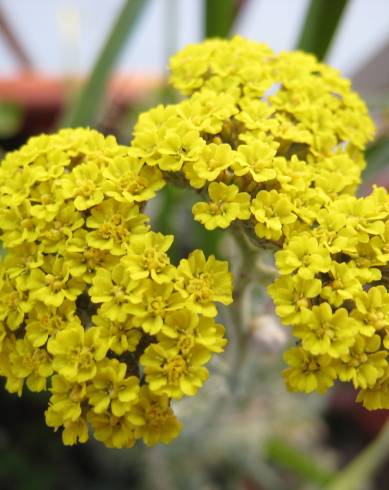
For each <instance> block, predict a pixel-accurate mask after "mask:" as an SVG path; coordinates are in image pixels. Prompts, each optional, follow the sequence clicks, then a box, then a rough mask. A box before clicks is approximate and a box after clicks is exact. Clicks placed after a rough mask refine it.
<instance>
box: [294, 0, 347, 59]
mask: <svg viewBox="0 0 389 490" xmlns="http://www.w3.org/2000/svg"><path fill="white" fill-rule="evenodd" d="M347 2H348V0H331V1H329V0H311V3H310V6H309V8H308V11H307V14H306V17H305V21H304V24H303V25H304V27H303V30H302V32H301V34H300V39H299V41H298V43H297V49H301V50H303V51H307V52H309V53H313V54H315V55H316V56H317V57H318V59H319V60H322V59H324V57H325V55H326V53H327V51H328V49H329V47H330V45H331V41H332V39H333V37H334V34H335V32H336V28H337V27H338V24H339V22H340V20H341V18H342V14H343V13H344V10H345V7H346V5H347Z"/></svg>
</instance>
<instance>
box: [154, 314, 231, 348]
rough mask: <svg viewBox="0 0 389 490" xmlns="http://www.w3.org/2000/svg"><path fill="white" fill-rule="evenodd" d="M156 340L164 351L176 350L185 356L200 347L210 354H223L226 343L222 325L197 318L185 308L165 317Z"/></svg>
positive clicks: (210, 319)
mask: <svg viewBox="0 0 389 490" xmlns="http://www.w3.org/2000/svg"><path fill="white" fill-rule="evenodd" d="M157 338H158V340H159V343H160V345H161V346H162V347H163V348H164V349H165V350H166V351H169V352H170V351H171V350H172V349H173V351H174V350H175V349H178V351H179V352H180V353H181V354H183V355H185V356H186V355H188V354H190V352H191V351H192V349H193V348H194V347H195V346H201V347H203V348H205V349H207V350H209V351H210V352H223V350H224V347H225V345H226V343H227V340H226V339H225V338H224V327H223V325H220V324H219V323H215V321H214V320H213V318H206V317H199V316H197V315H196V314H195V313H193V312H192V311H190V310H188V309H186V308H182V309H179V310H176V311H172V312H170V313H168V314H167V315H166V317H165V322H164V325H163V327H162V330H161V333H160V334H159V335H158V337H157Z"/></svg>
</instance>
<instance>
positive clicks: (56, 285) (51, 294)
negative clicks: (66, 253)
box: [27, 256, 85, 307]
mask: <svg viewBox="0 0 389 490" xmlns="http://www.w3.org/2000/svg"><path fill="white" fill-rule="evenodd" d="M27 287H28V289H29V290H30V291H31V298H32V299H34V300H39V301H42V303H44V304H45V305H47V306H56V307H58V306H61V304H62V303H63V302H64V301H65V300H66V299H69V300H72V301H74V300H75V299H76V298H77V296H78V295H79V294H80V293H81V292H82V291H83V289H84V287H85V286H84V283H83V281H82V280H80V279H78V278H74V277H72V276H71V275H70V272H69V267H68V264H67V263H66V261H65V260H64V259H63V258H59V257H56V256H46V257H45V259H44V263H43V264H42V266H41V267H40V268H39V269H38V268H37V269H33V270H32V271H31V274H30V277H29V279H28V281H27Z"/></svg>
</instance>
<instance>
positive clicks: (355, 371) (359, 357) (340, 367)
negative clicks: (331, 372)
mask: <svg viewBox="0 0 389 490" xmlns="http://www.w3.org/2000/svg"><path fill="white" fill-rule="evenodd" d="M380 347H381V339H380V337H379V336H378V335H374V336H373V337H372V338H370V339H366V338H364V337H362V336H361V335H358V336H357V337H356V339H355V344H354V345H353V346H352V347H351V349H350V352H349V354H347V355H345V356H342V357H341V358H340V362H339V363H338V364H337V367H336V369H337V372H338V376H339V379H340V380H341V381H352V382H353V385H354V387H355V388H368V387H372V386H374V385H375V383H376V381H377V379H379V378H381V376H382V375H383V374H384V372H385V370H386V368H387V366H388V361H387V357H388V353H387V351H384V350H380Z"/></svg>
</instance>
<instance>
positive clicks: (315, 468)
mask: <svg viewBox="0 0 389 490" xmlns="http://www.w3.org/2000/svg"><path fill="white" fill-rule="evenodd" d="M265 450H266V453H267V457H268V458H269V459H270V461H272V462H273V463H276V464H277V465H279V466H282V467H283V468H286V469H288V470H290V471H292V472H293V473H295V474H296V475H298V476H300V477H302V478H304V479H305V480H307V481H309V482H312V483H316V484H318V485H321V486H322V485H326V484H327V483H328V482H329V481H331V480H332V479H333V478H334V474H333V473H332V472H331V471H329V470H327V469H326V468H323V467H322V466H321V465H319V464H318V463H317V462H316V461H315V460H314V459H313V458H312V457H311V456H309V455H307V454H305V453H302V452H301V451H299V450H298V449H296V448H294V447H291V446H289V445H288V444H287V443H285V442H284V441H282V440H281V439H276V438H272V439H270V440H269V441H268V442H267V445H266V447H265Z"/></svg>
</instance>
